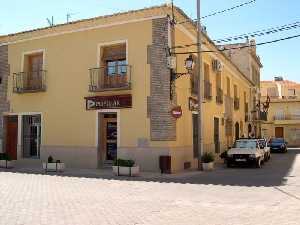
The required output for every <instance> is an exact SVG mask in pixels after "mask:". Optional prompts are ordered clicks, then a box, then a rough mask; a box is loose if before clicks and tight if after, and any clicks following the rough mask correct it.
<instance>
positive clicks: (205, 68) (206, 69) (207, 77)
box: [204, 63, 210, 82]
mask: <svg viewBox="0 0 300 225" xmlns="http://www.w3.org/2000/svg"><path fill="white" fill-rule="evenodd" d="M209 77H210V75H209V65H208V64H207V63H204V81H207V82H209V80H210V78H209Z"/></svg>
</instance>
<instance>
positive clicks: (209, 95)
mask: <svg viewBox="0 0 300 225" xmlns="http://www.w3.org/2000/svg"><path fill="white" fill-rule="evenodd" d="M211 87H212V85H211V83H210V82H209V81H204V98H205V99H207V100H211V99H212V88H211Z"/></svg>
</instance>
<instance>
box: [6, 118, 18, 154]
mask: <svg viewBox="0 0 300 225" xmlns="http://www.w3.org/2000/svg"><path fill="white" fill-rule="evenodd" d="M4 121H5V123H6V135H5V152H6V153H7V154H8V155H9V156H10V158H11V159H12V160H17V146H18V116H7V117H5V120H4Z"/></svg>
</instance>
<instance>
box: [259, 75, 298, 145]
mask: <svg viewBox="0 0 300 225" xmlns="http://www.w3.org/2000/svg"><path fill="white" fill-rule="evenodd" d="M261 95H262V100H264V99H266V97H267V96H269V97H270V98H271V103H270V108H269V112H268V120H267V122H265V123H263V126H262V131H263V134H264V136H266V137H279V138H280V137H283V138H285V139H286V141H287V142H288V144H289V146H299V145H300V98H299V96H300V84H298V83H296V82H293V81H288V80H283V79H282V77H276V78H275V80H274V81H262V82H261Z"/></svg>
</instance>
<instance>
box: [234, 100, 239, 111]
mask: <svg viewBox="0 0 300 225" xmlns="http://www.w3.org/2000/svg"><path fill="white" fill-rule="evenodd" d="M233 104H234V109H235V110H239V109H240V99H239V98H237V97H235V98H234V102H233Z"/></svg>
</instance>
